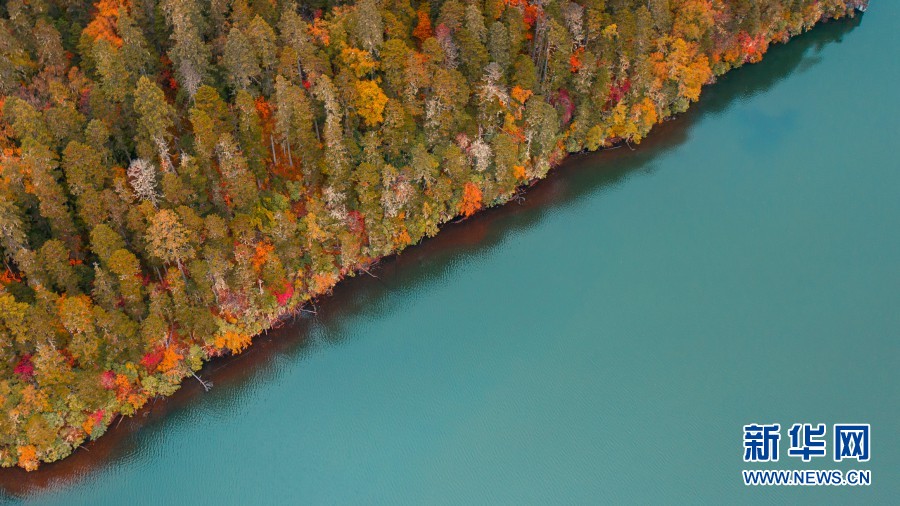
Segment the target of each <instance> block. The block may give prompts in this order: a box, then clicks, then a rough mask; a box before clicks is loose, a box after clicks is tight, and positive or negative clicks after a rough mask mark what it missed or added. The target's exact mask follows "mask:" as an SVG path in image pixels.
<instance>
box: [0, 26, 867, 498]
mask: <svg viewBox="0 0 900 506" xmlns="http://www.w3.org/2000/svg"><path fill="white" fill-rule="evenodd" d="M840 23H842V24H843V25H844V26H843V27H842V28H843V30H842V32H845V31H848V30H850V29H852V28H853V27H854V26H856V24H858V21H853V20H850V21H849V22H844V21H843V20H842V21H841V22H840ZM836 24H837V23H836ZM813 33H815V32H813ZM823 35H825V34H824V33H823ZM813 42H815V40H813V39H810V40H809V41H808V42H807V44H806V45H805V46H799V47H797V48H796V51H797V52H802V51H801V50H804V51H805V49H804V47H809V46H810V44H811V43H813ZM785 47H788V48H790V47H791V46H790V45H788V46H785ZM798 62H799V59H797V60H796V61H794V62H793V64H792V65H790V66H789V68H787V69H785V70H786V71H791V70H792V69H793V68H795V67H796V64H797V63H798ZM768 85H770V84H769V83H764V85H763V88H764V87H765V86H768ZM751 89H752V88H751ZM745 92H746V91H743V92H742V93H745ZM709 95H711V94H710V93H709V92H708V91H707V92H706V93H704V95H703V96H704V97H706V98H705V99H703V100H701V102H700V104H698V105H695V106H694V107H691V108H690V109H689V110H688V111H687V112H685V113H682V114H680V115H678V116H677V117H676V118H675V119H674V120H673V121H668V122H665V123H662V124H659V125H657V126H656V127H655V129H654V131H655V133H654V134H653V135H650V136H648V137H647V138H646V139H645V140H644V142H643V143H642V146H641V147H643V148H644V149H636V150H634V151H632V150H622V149H614V150H611V149H606V150H601V151H597V152H590V153H575V154H571V155H570V156H568V157H566V158H565V159H564V160H563V162H562V163H561V164H559V165H558V166H556V167H555V168H554V169H553V170H552V171H551V172H550V173H548V175H547V177H545V178H543V179H541V180H537V181H536V182H535V183H534V184H532V185H530V186H529V187H528V188H527V192H526V200H525V202H524V203H520V204H518V205H516V206H512V205H503V206H492V207H491V208H485V209H482V210H481V211H480V212H478V213H477V215H478V217H475V216H474V215H473V216H472V217H471V219H465V220H463V222H462V223H454V222H450V223H446V224H444V225H443V226H442V227H441V229H440V231H441V233H440V234H438V235H437V236H436V237H434V238H430V239H431V240H423V241H420V242H419V243H417V244H416V246H417V247H416V248H408V249H407V251H406V254H405V255H400V254H397V253H395V254H393V255H389V256H387V257H384V258H382V259H381V260H379V262H378V267H379V269H378V271H377V272H376V274H377V275H378V278H377V279H376V278H371V279H369V276H347V277H358V278H359V280H358V281H348V280H344V282H343V283H341V284H340V287H338V288H337V289H336V290H335V293H334V294H333V295H331V296H329V297H328V298H319V299H316V302H317V304H318V305H319V308H320V311H319V315H317V316H316V318H321V319H324V320H325V321H330V320H332V319H334V318H343V317H346V316H347V315H348V314H353V313H354V312H356V311H358V308H355V307H354V306H356V305H357V304H355V303H354V299H355V298H356V297H358V296H359V295H360V291H362V292H363V295H365V292H384V291H388V292H389V291H391V290H393V289H394V287H390V286H387V283H388V282H390V281H391V280H392V279H394V280H396V278H397V272H398V271H401V270H404V269H405V268H408V267H409V266H410V265H415V264H416V263H419V262H421V261H423V259H426V260H428V261H431V262H440V261H442V259H443V258H445V257H447V256H455V255H459V254H461V253H465V252H467V251H468V250H471V249H476V250H477V249H482V248H487V247H490V245H491V244H493V242H495V241H496V240H498V236H499V237H502V236H503V235H504V234H506V233H509V232H510V231H509V230H506V229H503V228H502V227H499V228H498V227H497V226H495V225H496V222H497V221H498V220H499V221H502V220H503V219H504V218H507V217H509V216H512V215H517V214H521V213H523V212H526V213H527V212H530V211H535V210H537V211H540V210H543V209H547V208H548V207H550V206H553V205H556V204H558V203H560V202H564V201H566V200H568V199H571V198H578V195H580V194H584V193H586V192H588V191H594V190H595V189H596V188H597V185H598V184H599V185H608V184H616V183H617V182H618V181H619V180H621V178H622V177H624V176H626V175H627V174H629V173H632V172H634V171H635V170H639V169H640V168H641V167H642V165H641V164H640V163H639V164H638V165H637V166H628V167H622V166H621V165H622V164H616V162H622V161H627V159H628V158H631V157H638V158H641V157H646V156H650V157H653V156H655V154H657V152H658V151H659V150H665V149H667V148H669V147H671V146H677V145H679V144H681V143H683V142H684V141H686V140H687V138H688V135H687V134H688V133H689V130H690V126H691V122H692V121H695V120H697V119H699V118H701V117H703V115H705V114H708V113H711V112H712V113H714V112H715V111H716V110H718V109H720V108H721V107H720V104H718V103H717V101H718V99H719V98H722V97H719V96H709ZM724 98H725V102H726V103H727V102H731V101H733V100H735V99H736V98H739V96H726V97H724ZM603 151H610V152H609V153H604V152H603ZM600 157H603V158H600ZM601 160H602V162H601ZM597 162H600V163H597ZM587 164H591V165H601V166H600V167H599V168H598V169H597V171H596V172H597V173H600V174H602V177H600V178H599V179H601V181H599V182H598V183H595V184H594V185H592V186H590V187H588V188H583V187H579V186H575V185H574V184H573V183H574V182H573V181H572V179H573V175H576V174H580V173H581V170H580V169H582V168H585V166H586V165H587ZM603 164H609V165H603ZM626 165H627V164H626ZM540 181H543V183H542V184H538V183H539V182H540ZM538 214H539V213H538ZM454 225H460V226H454ZM375 295H376V296H377V295H378V294H377V293H376V294H375ZM305 319H306V318H299V319H298V320H299V321H297V322H291V323H290V324H284V325H282V326H281V328H276V329H273V330H270V331H269V332H268V334H263V335H260V336H257V337H255V338H254V346H252V347H251V348H249V349H248V350H246V351H245V352H243V353H241V354H237V355H230V356H223V357H213V359H210V360H208V361H206V362H205V363H204V366H203V369H201V371H200V374H201V376H203V377H204V378H208V379H212V380H213V381H214V383H215V384H216V386H217V387H219V388H222V389H227V388H229V386H230V385H234V384H237V383H240V382H244V381H246V380H247V379H249V378H251V377H253V376H254V375H255V374H257V373H258V372H259V369H260V367H259V366H260V365H262V364H265V363H267V362H268V361H269V360H270V359H271V358H272V357H273V356H277V354H284V353H296V352H298V350H302V349H305V348H306V347H307V346H309V345H310V343H311V342H310V340H309V339H308V334H307V332H305V330H306V329H303V327H301V326H302V325H303V324H304V322H303V320H305ZM281 321H282V323H284V322H285V320H284V319H283V320H281ZM238 360H242V361H244V362H243V367H235V366H234V362H236V361H238ZM248 360H249V362H247V361H248ZM197 393H204V391H203V390H202V387H201V386H200V385H199V384H197V382H196V381H188V382H183V383H182V385H181V388H180V389H179V390H178V391H177V392H175V393H174V394H173V395H172V396H169V397H167V398H163V399H161V401H162V402H158V401H159V400H160V399H159V398H156V400H151V401H150V402H148V403H147V405H146V406H145V407H143V408H141V410H139V411H138V412H137V413H135V416H131V417H128V420H124V417H121V416H120V417H118V419H117V420H114V421H113V423H112V426H111V427H110V430H109V431H108V432H107V434H106V436H107V437H104V438H100V439H98V440H96V441H95V440H92V441H90V442H87V443H85V444H83V445H81V447H79V448H78V451H75V452H73V454H72V455H70V456H69V457H67V458H65V459H62V460H60V461H57V462H53V463H45V464H43V465H42V466H41V468H40V469H39V470H38V471H36V472H31V473H28V472H26V471H24V470H22V469H19V468H7V469H0V488H2V489H3V490H4V491H5V492H6V493H8V494H10V495H11V496H12V497H16V496H21V495H26V494H29V493H33V492H39V491H40V490H43V489H46V488H49V487H52V486H58V485H60V484H66V483H71V482H74V481H77V480H79V479H81V478H83V477H86V476H88V474H89V473H91V472H95V471H97V470H98V469H99V468H102V467H105V466H107V465H112V464H114V463H115V462H116V461H117V460H119V459H121V458H122V457H123V455H125V454H126V452H127V449H128V446H127V442H128V441H129V437H130V436H131V435H132V434H133V433H135V432H137V431H139V430H141V429H147V428H151V427H152V426H153V425H154V424H155V423H157V422H159V421H161V420H163V419H165V418H167V416H168V415H169V414H170V413H173V412H177V411H179V410H180V409H182V408H185V407H187V406H189V405H190V404H192V403H193V402H195V401H196V399H195V398H194V395H195V394H197ZM123 422H124V423H123ZM81 450H84V451H81Z"/></svg>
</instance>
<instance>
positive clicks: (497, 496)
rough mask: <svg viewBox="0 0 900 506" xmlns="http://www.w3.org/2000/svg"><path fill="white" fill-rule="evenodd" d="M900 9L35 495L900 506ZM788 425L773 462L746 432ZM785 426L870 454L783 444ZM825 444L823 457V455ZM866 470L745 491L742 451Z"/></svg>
mask: <svg viewBox="0 0 900 506" xmlns="http://www.w3.org/2000/svg"><path fill="white" fill-rule="evenodd" d="M898 18H900V3H897V2H888V1H881V2H873V5H872V6H871V8H870V12H869V13H867V14H866V15H865V16H863V18H862V19H859V18H858V19H856V20H844V21H840V22H832V23H829V24H826V25H823V26H820V27H817V28H816V29H815V30H813V31H812V32H810V33H808V34H806V35H803V36H801V37H798V38H797V39H796V40H794V41H791V42H790V43H789V44H787V45H785V46H776V47H774V48H772V50H771V51H770V53H769V54H768V55H766V57H765V60H764V61H763V62H762V63H760V64H757V65H751V66H748V67H745V68H742V69H739V70H736V71H734V72H732V73H730V74H728V75H727V76H725V77H723V78H721V79H720V80H719V82H718V83H716V84H714V85H712V86H709V87H707V88H706V89H705V90H704V95H703V97H702V98H701V101H700V103H698V104H696V105H695V106H694V107H693V108H692V109H691V110H690V111H689V112H688V113H687V114H685V115H683V116H681V117H679V118H677V119H676V120H673V121H668V122H666V123H665V124H663V125H660V126H659V127H658V128H657V129H656V130H654V132H653V133H651V135H650V137H649V138H648V139H647V140H646V141H645V142H644V143H643V144H641V145H640V146H639V147H637V149H635V150H634V151H632V150H630V149H629V148H628V147H623V148H619V149H615V150H608V151H606V152H603V153H600V154H595V155H589V156H583V157H577V158H573V159H572V160H571V161H569V162H567V163H566V164H565V165H564V166H563V167H561V168H560V169H559V170H557V171H555V172H554V173H553V174H552V175H551V176H550V177H549V178H548V179H547V180H545V181H542V182H540V183H539V184H537V185H536V186H535V187H533V188H531V189H529V191H528V192H527V193H526V194H525V200H524V201H523V202H521V203H516V202H512V203H510V204H508V205H506V206H504V207H502V208H498V209H493V210H489V211H487V212H484V213H482V214H480V215H478V216H476V217H474V218H472V219H470V220H467V221H465V222H463V223H459V224H453V225H449V226H447V227H446V228H445V229H444V230H443V231H442V232H441V233H440V234H439V235H438V237H436V238H435V239H432V240H429V241H426V242H425V243H424V244H422V245H420V246H417V247H415V248H412V249H410V250H407V251H406V252H404V253H403V254H402V255H401V256H400V257H398V258H393V259H388V260H385V261H384V262H382V263H381V264H380V265H378V266H377V267H376V268H375V269H374V270H373V271H372V274H373V275H374V276H377V278H376V277H370V276H367V275H363V276H360V277H357V278H354V279H352V280H348V281H347V282H344V283H342V284H341V285H340V286H339V287H338V288H337V289H336V290H335V293H334V295H333V296H332V297H330V298H328V299H326V300H323V301H321V302H320V303H319V305H318V307H317V308H316V310H317V314H315V315H311V314H310V315H307V316H306V317H305V318H303V319H299V320H297V321H296V322H293V323H291V324H289V325H286V326H285V327H283V328H282V329H279V330H277V331H275V332H271V333H270V334H269V335H268V336H264V337H262V338H260V339H258V340H257V342H256V343H255V344H254V346H253V347H252V348H251V350H250V351H248V352H247V353H245V354H244V355H241V356H238V357H233V358H229V359H225V360H219V361H215V362H213V363H211V364H209V365H207V366H206V368H205V369H204V370H203V371H202V372H201V375H202V376H203V377H204V378H208V379H211V380H212V381H213V382H214V383H215V386H214V388H213V389H212V390H211V391H210V392H208V393H205V392H203V390H202V388H201V387H200V385H199V383H198V382H196V381H194V380H193V379H191V380H189V381H187V380H186V381H187V382H186V383H185V386H184V388H182V390H181V391H179V393H178V394H176V395H175V396H174V397H173V398H171V399H169V400H161V401H159V402H157V403H156V404H154V406H153V409H152V410H151V411H150V412H149V413H142V414H140V415H139V416H138V417H137V418H135V419H128V420H125V421H123V422H122V423H121V424H120V425H118V426H116V427H114V428H111V429H110V431H109V433H108V434H107V435H106V436H104V437H103V438H102V439H101V440H100V441H99V442H97V443H92V444H90V445H88V446H87V449H86V450H82V451H79V452H77V453H76V454H75V455H73V456H72V457H70V458H69V459H66V460H65V461H63V462H61V463H57V464H53V465H47V466H45V467H44V468H42V470H41V471H40V472H37V473H30V474H26V473H24V472H22V471H19V470H3V471H0V482H2V487H3V489H4V490H5V492H4V493H5V494H6V495H5V498H6V499H7V500H10V501H13V502H18V501H22V502H28V503H35V504H67V505H71V504H92V505H95V504H128V503H135V504H142V503H146V502H151V501H152V502H154V503H160V504H175V503H188V502H191V503H206V504H248V503H249V504H252V503H263V504H265V503H267V504H271V503H297V504H323V503H325V504H327V503H335V504H349V503H390V504H401V503H412V504H423V503H427V504H442V503H465V504H533V503H537V504H547V503H565V504H572V503H576V504H595V503H600V502H604V503H608V502H615V503H684V502H689V503H744V502H746V503H759V502H788V503H807V502H808V503H814V502H815V503H822V502H826V503H828V502H835V503H891V502H894V503H895V501H896V499H897V497H898V494H900V476H898V475H897V471H898V470H900V434H898V428H900V425H898V420H900V402H898V399H900V380H898V377H897V371H898V367H897V361H898V358H900V308H898V303H900V163H898V161H897V160H898V158H897V154H896V150H897V149H898V148H900V121H898V117H900V94H898V92H897V90H898V83H900V44H898V43H897V38H896V28H897V27H896V20H897V19H898ZM753 422H778V423H780V424H781V425H782V428H783V429H782V434H783V437H782V457H781V460H780V461H779V462H778V463H777V464H757V465H754V464H745V463H744V462H743V460H742V458H743V443H742V435H743V433H742V426H743V425H745V424H749V423H753ZM794 422H813V423H819V422H821V423H825V424H827V425H828V428H829V429H828V430H829V434H830V431H831V425H832V424H834V423H842V422H861V423H870V424H871V425H872V434H873V435H872V459H871V461H870V462H868V463H866V464H857V465H853V464H847V463H846V462H842V463H840V464H836V463H834V462H833V461H832V460H831V455H830V453H829V455H828V457H824V458H821V459H818V460H816V459H814V460H813V462H811V463H808V464H805V463H803V462H801V461H800V460H799V459H796V458H789V457H786V456H785V454H784V450H785V449H786V447H787V437H786V429H785V428H784V427H785V426H790V424H792V423H794ZM830 445H831V443H830V442H829V452H830V451H831V446H830ZM747 468H751V469H757V468H759V469H769V468H785V469H794V468H798V469H832V468H839V469H852V468H864V469H871V470H872V482H873V483H872V486H870V487H842V488H835V487H815V488H812V487H796V488H762V487H745V486H744V485H743V482H742V480H741V473H740V471H741V469H747Z"/></svg>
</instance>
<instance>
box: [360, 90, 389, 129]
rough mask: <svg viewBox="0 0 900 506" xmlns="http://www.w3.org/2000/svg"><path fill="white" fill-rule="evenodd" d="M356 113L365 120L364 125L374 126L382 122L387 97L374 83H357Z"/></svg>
mask: <svg viewBox="0 0 900 506" xmlns="http://www.w3.org/2000/svg"><path fill="white" fill-rule="evenodd" d="M356 92H357V101H356V112H357V113H358V114H359V115H360V116H361V117H362V118H363V120H365V122H366V125H368V126H376V125H378V124H380V123H381V122H382V121H384V116H382V112H383V111H384V106H385V105H386V104H387V100H388V99H387V96H386V95H385V94H384V92H383V91H381V87H379V86H378V83H376V82H375V81H357V83H356Z"/></svg>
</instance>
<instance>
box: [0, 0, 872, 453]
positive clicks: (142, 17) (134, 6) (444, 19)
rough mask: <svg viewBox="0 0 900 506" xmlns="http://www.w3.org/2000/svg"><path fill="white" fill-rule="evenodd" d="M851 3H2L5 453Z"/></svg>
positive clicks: (281, 311) (82, 420)
mask: <svg viewBox="0 0 900 506" xmlns="http://www.w3.org/2000/svg"><path fill="white" fill-rule="evenodd" d="M865 4H866V0H758V1H754V0H576V1H569V0H430V1H428V2H424V1H422V2H420V1H417V0H358V1H355V2H333V1H330V0H312V1H296V0H99V1H97V2H90V1H76V0H8V1H5V2H3V3H2V5H0V148H2V154H0V259H2V265H0V464H2V466H5V467H8V466H15V465H18V466H20V467H22V468H24V469H27V470H34V469H37V468H38V467H39V465H40V463H41V462H52V461H55V460H59V459H61V458H63V457H65V456H67V455H68V454H70V453H71V452H72V451H74V450H75V449H77V448H79V447H80V446H81V445H83V444H84V443H85V442H87V441H89V440H92V439H96V438H98V437H100V436H101V435H102V434H103V433H104V432H105V431H106V430H107V428H108V427H109V425H110V424H111V423H112V422H113V421H114V420H116V419H117V418H118V417H121V416H130V415H133V414H134V413H136V412H138V411H139V410H141V409H142V408H144V407H145V406H146V405H147V403H148V400H152V399H154V398H156V397H158V396H161V397H164V396H167V395H170V394H172V393H173V392H174V391H175V390H177V389H178V388H179V385H180V384H181V382H182V381H185V380H186V379H187V380H189V381H195V379H196V380H197V381H201V382H203V379H202V377H201V376H200V375H199V371H200V369H201V367H202V365H203V363H204V362H205V361H207V360H209V359H211V358H213V357H217V356H222V355H226V354H237V353H240V352H242V351H243V350H245V349H246V348H247V347H248V346H250V345H251V342H252V340H253V336H255V335H258V334H260V333H261V332H263V331H265V330H266V329H268V328H271V327H272V326H273V325H276V324H277V323H278V322H280V321H283V320H284V319H285V318H288V317H290V316H291V315H294V314H296V313H297V312H298V311H302V310H304V308H305V307H309V304H310V303H311V301H313V300H314V299H315V298H316V297H319V296H322V295H324V294H327V293H328V292H329V290H331V288H332V287H333V286H334V285H335V283H337V282H338V281H339V280H340V279H342V278H343V277H346V276H352V275H354V274H356V273H358V272H361V271H364V270H366V269H368V268H369V267H370V266H372V265H373V264H374V263H375V262H377V261H378V260H379V259H380V258H383V257H385V256H387V255H391V254H396V253H399V252H400V251H402V250H403V249H404V248H406V247H408V246H410V245H413V244H416V243H417V242H419V241H421V240H422V239H423V238H425V237H431V236H433V235H435V234H436V233H437V232H438V230H439V228H440V226H441V225H442V224H444V223H447V222H448V221H451V220H455V219H458V218H460V217H462V218H465V217H469V216H471V215H472V214H474V213H476V212H477V211H478V210H479V209H482V208H483V207H488V206H493V205H498V204H502V203H504V202H507V201H509V200H510V199H512V198H515V197H516V196H517V195H519V194H520V192H522V191H523V189H524V188H525V187H527V185H529V184H530V183H532V182H533V181H536V180H538V179H540V178H542V177H544V176H545V175H546V174H547V172H548V171H549V170H550V169H551V168H552V167H553V166H555V165H557V164H559V163H560V162H561V161H562V160H563V159H564V158H565V156H566V155H567V154H568V153H575V152H582V151H594V150H599V149H603V148H607V147H611V146H614V145H619V144H622V143H626V144H628V145H629V146H634V145H636V144H638V143H640V142H641V140H642V139H643V138H644V137H645V136H646V135H647V134H648V133H649V132H650V130H651V129H652V128H653V126H654V125H656V124H657V123H660V122H662V121H665V120H667V119H669V118H671V117H673V116H674V115H676V114H678V113H680V112H683V111H685V110H686V109H687V107H688V106H689V104H690V103H691V102H694V101H696V100H698V98H699V96H700V92H701V88H702V87H703V86H704V85H706V84H710V83H712V82H713V81H714V80H715V78H716V76H718V75H721V74H723V73H724V72H726V71H728V70H729V69H732V68H734V67H738V66H740V65H743V64H745V63H752V62H756V61H759V60H760V59H761V58H762V57H763V54H764V53H766V51H767V49H768V48H769V46H770V44H773V43H778V42H784V41H786V40H787V39H789V38H790V37H791V36H794V35H797V34H799V33H801V32H803V31H805V30H808V29H810V28H811V27H812V26H814V25H815V24H816V23H818V22H821V21H824V20H826V19H830V18H840V17H843V16H848V15H849V16H852V15H854V12H855V10H857V9H864V8H865ZM191 377H192V378H191ZM188 378H190V379H188ZM194 378H195V379H194Z"/></svg>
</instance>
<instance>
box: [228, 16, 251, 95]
mask: <svg viewBox="0 0 900 506" xmlns="http://www.w3.org/2000/svg"><path fill="white" fill-rule="evenodd" d="M222 61H223V63H224V64H225V68H226V69H227V70H228V80H229V81H230V82H231V85H232V86H234V87H235V88H237V89H240V90H246V89H247V87H248V86H250V81H251V80H255V81H258V80H259V75H260V73H261V69H260V68H259V62H258V61H257V59H256V55H254V54H253V46H251V45H250V39H248V38H247V36H246V35H244V33H243V32H242V31H241V30H239V29H238V28H237V27H232V28H231V31H230V32H228V39H227V40H226V41H225V51H224V52H223V54H222Z"/></svg>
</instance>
